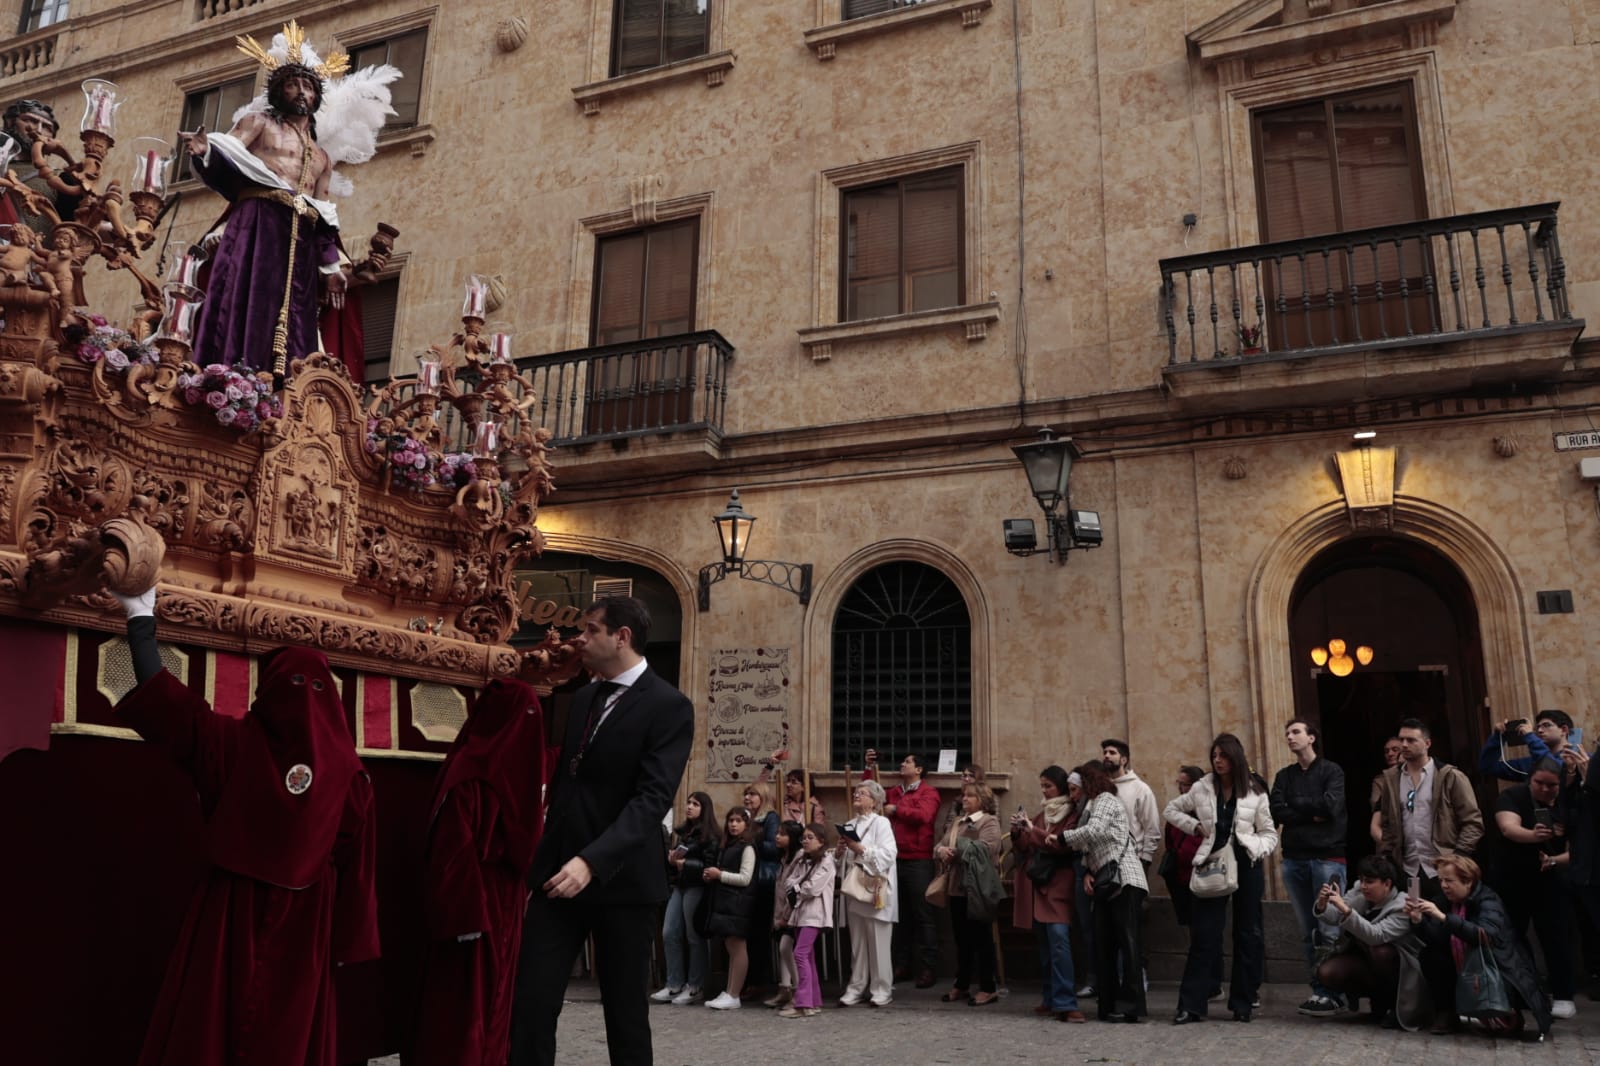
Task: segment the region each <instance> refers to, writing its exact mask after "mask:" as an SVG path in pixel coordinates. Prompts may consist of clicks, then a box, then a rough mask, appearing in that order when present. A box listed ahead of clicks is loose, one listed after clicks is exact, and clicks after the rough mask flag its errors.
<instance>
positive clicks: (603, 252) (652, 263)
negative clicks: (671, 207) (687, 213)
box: [593, 219, 700, 345]
mask: <svg viewBox="0 0 1600 1066" xmlns="http://www.w3.org/2000/svg"><path fill="white" fill-rule="evenodd" d="M699 232H700V229H699V220H698V219H689V220H686V221H683V222H671V223H667V224H665V225H662V226H655V227H652V228H651V229H646V230H636V231H634V232H632V233H623V234H619V235H617V236H615V237H605V238H602V239H601V241H600V243H599V247H598V248H597V249H596V253H595V254H596V258H597V260H598V262H597V263H596V269H595V294H594V299H595V312H594V323H595V324H594V333H593V343H594V344H597V345H605V344H620V343H622V342H624V341H633V340H640V339H643V338H648V337H670V336H673V335H674V334H678V333H690V332H693V330H694V290H695V265H696V264H695V255H696V248H697V244H698V236H699Z"/></svg>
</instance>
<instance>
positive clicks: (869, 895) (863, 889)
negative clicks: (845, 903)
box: [839, 865, 889, 911]
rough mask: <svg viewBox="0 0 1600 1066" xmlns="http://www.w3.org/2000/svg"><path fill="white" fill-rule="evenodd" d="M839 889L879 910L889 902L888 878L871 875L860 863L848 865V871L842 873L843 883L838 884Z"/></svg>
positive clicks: (858, 901)
mask: <svg viewBox="0 0 1600 1066" xmlns="http://www.w3.org/2000/svg"><path fill="white" fill-rule="evenodd" d="M839 891H840V892H843V893H844V894H845V895H846V896H848V897H850V898H851V899H853V900H855V901H856V902H857V903H870V904H872V906H873V907H874V908H875V909H877V910H880V911H881V910H883V908H884V907H886V906H888V903H889V879H888V878H886V877H873V876H872V875H871V874H869V873H867V872H866V871H865V870H863V869H862V868H861V867H860V865H853V866H851V867H850V872H849V873H847V874H845V875H844V883H843V884H841V885H840V886H839Z"/></svg>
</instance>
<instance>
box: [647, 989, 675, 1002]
mask: <svg viewBox="0 0 1600 1066" xmlns="http://www.w3.org/2000/svg"><path fill="white" fill-rule="evenodd" d="M682 991H683V989H681V988H663V989H661V990H660V991H658V992H654V993H652V994H651V996H650V1002H652V1003H671V1002H672V999H673V997H674V996H676V995H677V994H678V993H679V992H682Z"/></svg>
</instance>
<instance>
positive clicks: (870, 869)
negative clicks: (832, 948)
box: [839, 781, 900, 1007]
mask: <svg viewBox="0 0 1600 1066" xmlns="http://www.w3.org/2000/svg"><path fill="white" fill-rule="evenodd" d="M883 798H884V797H883V787H882V786H881V785H879V784H878V783H877V782H876V781H863V782H861V784H859V785H857V786H856V787H855V791H854V792H853V793H852V794H851V802H852V803H853V804H854V805H855V810H856V816H855V817H854V818H852V819H851V820H850V821H848V822H846V823H845V829H846V830H852V829H853V830H854V831H855V834H854V835H855V836H856V837H857V838H859V839H856V840H851V839H849V837H848V836H847V835H841V837H840V839H839V860H840V867H839V869H840V871H841V873H842V876H844V877H846V878H848V877H849V876H850V871H851V869H853V868H855V867H860V868H861V872H862V873H864V874H866V875H867V876H868V877H874V878H882V879H883V880H884V881H885V885H886V891H887V893H888V898H887V899H886V900H884V901H883V906H882V907H881V908H880V907H877V906H875V905H874V904H872V903H864V902H862V901H861V900H858V899H852V898H851V897H850V896H848V895H846V896H844V897H843V902H844V921H845V927H846V928H847V929H849V930H850V983H849V984H847V985H846V986H845V989H844V995H842V996H840V997H839V1006H841V1007H854V1006H855V1005H856V1004H858V1003H860V1002H861V997H862V996H863V995H870V996H871V997H872V1005H873V1006H875V1007H886V1006H888V1005H889V1003H891V1002H892V1001H893V1000H894V963H893V962H892V961H891V960H890V958H889V943H890V939H891V937H892V936H893V934H894V923H895V920H896V919H897V918H898V917H899V914H900V892H899V885H898V884H897V883H896V881H895V869H894V867H895V862H894V861H895V857H896V855H897V854H898V851H897V849H896V848H895V844H894V830H893V829H892V828H890V826H889V819H887V818H885V817H884V816H883V815H882V814H879V813H878V812H879V811H881V810H882V809H883Z"/></svg>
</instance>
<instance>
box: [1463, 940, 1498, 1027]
mask: <svg viewBox="0 0 1600 1066" xmlns="http://www.w3.org/2000/svg"><path fill="white" fill-rule="evenodd" d="M1456 1010H1458V1011H1460V1012H1461V1013H1462V1014H1465V1015H1467V1016H1468V1017H1471V1018H1494V1017H1498V1016H1500V1015H1504V1014H1510V1013H1511V999H1510V997H1509V996H1507V995H1506V982H1505V978H1504V977H1502V976H1501V975H1500V964H1499V963H1497V962H1495V959H1494V952H1493V951H1491V950H1490V948H1489V937H1488V935H1487V934H1486V933H1484V931H1483V930H1481V929H1480V930H1478V943H1476V944H1474V945H1473V946H1472V948H1471V950H1469V951H1468V952H1467V954H1466V957H1465V958H1463V959H1462V960H1461V972H1460V973H1458V974H1456Z"/></svg>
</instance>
